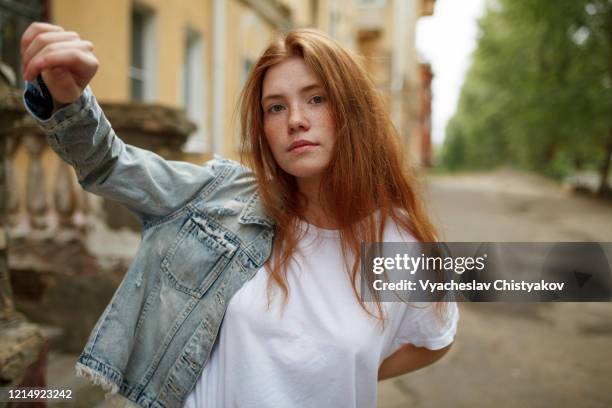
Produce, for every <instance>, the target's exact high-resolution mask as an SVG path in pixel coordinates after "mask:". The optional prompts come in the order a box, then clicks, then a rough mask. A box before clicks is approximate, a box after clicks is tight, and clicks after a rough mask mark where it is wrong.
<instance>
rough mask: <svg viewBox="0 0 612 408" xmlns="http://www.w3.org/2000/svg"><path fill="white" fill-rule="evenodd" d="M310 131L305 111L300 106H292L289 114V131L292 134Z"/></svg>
mask: <svg viewBox="0 0 612 408" xmlns="http://www.w3.org/2000/svg"><path fill="white" fill-rule="evenodd" d="M308 129H310V122H309V121H308V118H307V117H306V114H305V112H304V109H302V107H300V106H292V107H291V108H290V112H289V131H290V133H293V132H297V131H300V130H302V131H305V130H308Z"/></svg>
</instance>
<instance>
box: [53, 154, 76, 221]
mask: <svg viewBox="0 0 612 408" xmlns="http://www.w3.org/2000/svg"><path fill="white" fill-rule="evenodd" d="M72 172H73V171H72V168H71V167H70V166H69V165H68V164H66V162H64V161H63V160H58V165H57V173H56V177H55V186H54V189H53V202H54V204H55V211H56V213H57V216H58V228H60V229H72V228H73V227H74V226H75V225H74V220H73V216H74V213H75V211H76V209H77V190H76V186H75V182H74V177H73V174H72Z"/></svg>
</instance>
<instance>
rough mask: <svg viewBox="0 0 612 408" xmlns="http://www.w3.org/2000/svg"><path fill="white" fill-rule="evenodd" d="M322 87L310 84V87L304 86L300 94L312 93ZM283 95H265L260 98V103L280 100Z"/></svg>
mask: <svg viewBox="0 0 612 408" xmlns="http://www.w3.org/2000/svg"><path fill="white" fill-rule="evenodd" d="M322 88H323V87H322V86H321V85H319V84H310V85H306V86H305V87H303V88H301V89H300V93H306V92H309V91H312V90H314V89H322ZM282 98H283V95H281V94H270V95H266V96H264V97H263V98H261V103H262V105H263V104H264V102H265V101H267V100H270V99H282Z"/></svg>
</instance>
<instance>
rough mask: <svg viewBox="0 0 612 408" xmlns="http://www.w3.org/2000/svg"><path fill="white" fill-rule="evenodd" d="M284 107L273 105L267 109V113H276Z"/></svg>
mask: <svg viewBox="0 0 612 408" xmlns="http://www.w3.org/2000/svg"><path fill="white" fill-rule="evenodd" d="M284 108H285V107H284V106H283V105H279V104H274V105H272V106H270V107H269V108H268V112H269V113H278V112H280V111H282V110H283V109H284Z"/></svg>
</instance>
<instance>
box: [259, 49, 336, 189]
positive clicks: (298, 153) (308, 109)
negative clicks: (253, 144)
mask: <svg viewBox="0 0 612 408" xmlns="http://www.w3.org/2000/svg"><path fill="white" fill-rule="evenodd" d="M261 106H262V108H263V112H264V133H265V135H266V140H267V141H268V145H269V146H270V150H271V151H272V154H273V156H274V159H275V160H276V162H277V163H278V165H279V166H280V167H281V168H282V169H283V170H284V171H286V172H287V173H289V174H291V175H292V176H294V177H296V178H297V179H298V182H299V181H300V179H304V180H306V179H316V178H318V177H320V176H321V174H322V173H323V171H324V170H325V169H326V168H327V165H328V164H329V162H330V160H331V157H332V151H333V147H334V144H335V142H336V134H335V123H334V119H333V117H332V114H331V110H330V107H329V102H328V99H327V95H326V94H325V91H324V89H323V87H322V86H321V83H320V81H319V80H318V78H317V77H316V76H315V75H314V73H313V72H312V71H311V70H310V68H309V67H308V66H307V65H306V64H305V63H304V60H303V59H302V58H299V57H294V58H290V59H288V60H285V61H283V62H282V63H280V64H278V65H275V66H273V67H271V68H269V69H268V71H267V72H266V75H265V77H264V81H263V89H262V99H261Z"/></svg>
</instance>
